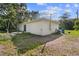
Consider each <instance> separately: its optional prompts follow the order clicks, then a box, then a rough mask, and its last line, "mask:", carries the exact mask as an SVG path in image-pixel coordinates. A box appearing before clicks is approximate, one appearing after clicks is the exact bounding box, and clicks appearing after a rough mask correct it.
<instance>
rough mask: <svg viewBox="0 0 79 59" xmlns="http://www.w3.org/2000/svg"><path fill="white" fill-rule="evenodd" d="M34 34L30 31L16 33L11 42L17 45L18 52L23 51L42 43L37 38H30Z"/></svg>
mask: <svg viewBox="0 0 79 59" xmlns="http://www.w3.org/2000/svg"><path fill="white" fill-rule="evenodd" d="M34 36H36V35H33V34H30V33H22V34H17V35H16V36H14V37H13V39H12V42H13V43H14V45H15V46H16V47H17V49H18V51H19V53H24V52H25V51H28V50H30V49H33V48H35V47H37V46H39V45H40V44H42V43H41V42H40V41H38V39H34V40H33V39H30V38H31V37H34Z"/></svg>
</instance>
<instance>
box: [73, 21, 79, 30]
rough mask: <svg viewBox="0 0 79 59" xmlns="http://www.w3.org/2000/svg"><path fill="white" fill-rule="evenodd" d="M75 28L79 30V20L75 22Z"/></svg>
mask: <svg viewBox="0 0 79 59" xmlns="http://www.w3.org/2000/svg"><path fill="white" fill-rule="evenodd" d="M73 28H74V29H75V30H79V20H75V22H74V26H73Z"/></svg>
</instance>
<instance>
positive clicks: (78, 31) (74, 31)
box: [65, 30, 79, 37]
mask: <svg viewBox="0 0 79 59" xmlns="http://www.w3.org/2000/svg"><path fill="white" fill-rule="evenodd" d="M68 32H70V33H68ZM65 34H67V35H68V36H72V37H79V30H77V31H76V30H65Z"/></svg>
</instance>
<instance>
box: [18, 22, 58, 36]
mask: <svg viewBox="0 0 79 59" xmlns="http://www.w3.org/2000/svg"><path fill="white" fill-rule="evenodd" d="M24 24H26V32H30V33H33V34H37V35H48V34H51V33H54V32H55V30H56V29H58V24H56V23H52V24H51V30H50V29H49V22H48V21H39V22H34V23H23V24H20V25H19V30H20V31H23V30H24V28H23V27H24Z"/></svg>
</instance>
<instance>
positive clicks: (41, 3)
mask: <svg viewBox="0 0 79 59" xmlns="http://www.w3.org/2000/svg"><path fill="white" fill-rule="evenodd" d="M37 5H46V3H37Z"/></svg>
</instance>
